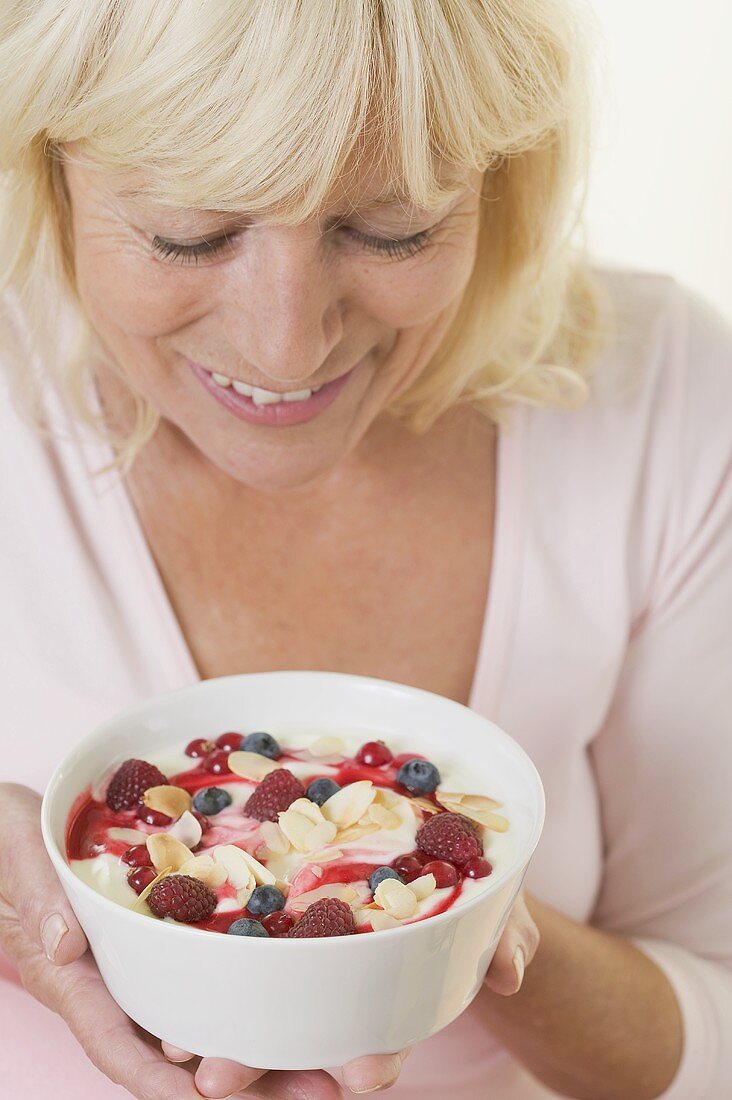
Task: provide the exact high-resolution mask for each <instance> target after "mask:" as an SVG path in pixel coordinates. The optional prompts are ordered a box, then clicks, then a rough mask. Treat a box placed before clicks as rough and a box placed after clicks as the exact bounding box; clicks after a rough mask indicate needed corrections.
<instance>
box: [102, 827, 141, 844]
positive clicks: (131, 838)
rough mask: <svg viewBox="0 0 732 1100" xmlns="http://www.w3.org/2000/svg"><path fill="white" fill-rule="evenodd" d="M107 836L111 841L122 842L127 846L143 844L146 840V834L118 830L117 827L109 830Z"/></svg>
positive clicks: (132, 830) (130, 830) (136, 831)
mask: <svg viewBox="0 0 732 1100" xmlns="http://www.w3.org/2000/svg"><path fill="white" fill-rule="evenodd" d="M107 836H108V837H109V839H110V840H122V841H124V843H125V844H142V842H143V840H144V839H145V834H144V833H142V832H138V830H137V829H118V828H117V827H116V826H113V827H112V828H111V829H107Z"/></svg>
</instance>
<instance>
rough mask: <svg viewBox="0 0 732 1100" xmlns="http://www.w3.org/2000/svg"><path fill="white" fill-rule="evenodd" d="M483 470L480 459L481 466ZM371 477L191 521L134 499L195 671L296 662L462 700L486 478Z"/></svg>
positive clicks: (478, 592)
mask: <svg viewBox="0 0 732 1100" xmlns="http://www.w3.org/2000/svg"><path fill="white" fill-rule="evenodd" d="M488 469H490V466H488ZM444 474H445V475H446V476H443V477H435V478H430V477H428V476H424V477H422V478H417V479H415V480H412V479H411V478H410V479H408V482H409V483H408V484H404V483H400V484H394V483H393V482H391V481H390V480H389V479H386V481H382V480H380V479H376V480H375V481H372V482H369V484H368V485H365V486H361V487H356V488H355V489H354V491H353V494H352V497H351V500H350V501H349V502H348V506H346V504H345V503H344V504H343V506H342V507H339V506H338V504H334V503H333V502H329V504H328V505H327V506H323V505H319V506H317V507H315V506H314V507H313V508H311V509H308V508H305V509H304V510H301V511H298V512H297V514H295V515H287V514H284V513H283V514H279V515H278V514H277V512H276V509H275V510H273V509H272V508H270V507H267V508H266V509H265V510H263V511H260V510H257V509H252V508H250V509H249V510H247V509H243V510H242V511H241V512H239V511H237V513H236V514H235V515H233V516H230V517H228V519H227V522H226V523H225V524H221V523H220V522H218V521H217V520H212V522H211V523H209V524H205V523H204V524H201V522H200V517H199V520H198V522H197V523H196V524H195V525H194V524H193V523H192V522H191V521H190V520H189V519H188V518H187V517H186V515H185V513H184V512H180V511H178V512H168V513H166V512H163V511H161V510H159V509H157V510H156V509H155V508H152V507H150V506H149V504H151V502H148V503H143V506H142V511H143V516H144V522H145V529H146V535H147V538H148V542H149V544H150V547H151V549H152V551H153V554H154V556H155V559H156V562H157V565H158V569H159V572H160V574H161V577H162V579H163V582H164V585H165V587H166V590H167V593H168V596H169V599H170V601H171V604H172V606H173V609H174V611H175V613H176V616H177V618H178V621H179V623H180V625H181V629H182V631H183V633H184V636H185V638H186V642H187V644H188V646H189V648H190V650H191V653H192V655H193V658H194V661H195V663H196V666H197V668H198V671H199V673H200V675H201V676H203V677H210V676H221V675H228V674H232V673H237V672H244V671H247V672H257V671H266V670H269V669H293V668H309V669H324V670H330V671H336V672H351V673H357V674H361V675H368V676H376V677H380V678H384V679H390V680H398V681H401V682H404V683H408V684H412V685H414V686H417V687H422V688H425V689H427V690H430V691H436V692H439V693H440V694H443V695H446V696H449V697H452V698H455V699H458V700H459V701H461V702H467V700H468V697H469V694H470V688H471V684H472V679H473V673H474V670H475V664H476V659H477V653H478V647H479V644H480V638H481V633H482V627H483V621H484V615H485V608H486V601H487V598H488V587H489V575H490V567H491V556H492V532H493V520H494V488H493V479H492V477H491V476H487V475H486V466H485V465H483V467H482V469H480V468H476V470H475V474H474V475H470V476H466V475H465V473H463V474H462V475H461V476H460V477H459V478H457V480H455V479H451V478H450V476H449V471H444Z"/></svg>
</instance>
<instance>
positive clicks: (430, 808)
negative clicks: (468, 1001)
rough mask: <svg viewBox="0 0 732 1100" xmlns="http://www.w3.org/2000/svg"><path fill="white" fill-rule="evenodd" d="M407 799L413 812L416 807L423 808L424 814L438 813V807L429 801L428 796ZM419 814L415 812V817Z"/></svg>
mask: <svg viewBox="0 0 732 1100" xmlns="http://www.w3.org/2000/svg"><path fill="white" fill-rule="evenodd" d="M408 801H409V804H410V806H411V807H412V809H413V810H414V811H415V813H416V812H417V810H418V809H419V810H423V811H424V812H425V813H426V814H438V813H439V812H440V807H439V806H435V804H434V802H430V800H429V799H428V798H410V799H408ZM420 816H421V815H420V814H417V817H420Z"/></svg>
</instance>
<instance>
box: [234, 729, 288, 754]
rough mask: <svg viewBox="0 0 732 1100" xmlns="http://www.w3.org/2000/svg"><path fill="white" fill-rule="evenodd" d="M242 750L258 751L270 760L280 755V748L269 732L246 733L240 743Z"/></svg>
mask: <svg viewBox="0 0 732 1100" xmlns="http://www.w3.org/2000/svg"><path fill="white" fill-rule="evenodd" d="M241 747H242V751H243V752H258V753H259V755H260V756H268V757H269V758H270V760H276V759H277V757H278V756H281V755H282V749H281V748H280V746H279V745H278V744H277V742H276V741H275V739H274V737H273V736H272V734H271V733H262V732H261V731H260V732H258V733H248V734H247V735H246V737H245V738H244V740H243V741H242V743H241Z"/></svg>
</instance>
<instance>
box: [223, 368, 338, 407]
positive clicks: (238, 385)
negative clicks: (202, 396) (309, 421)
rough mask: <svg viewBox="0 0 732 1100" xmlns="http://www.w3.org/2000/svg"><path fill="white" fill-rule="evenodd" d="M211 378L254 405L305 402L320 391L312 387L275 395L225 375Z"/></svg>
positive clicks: (316, 387)
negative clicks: (250, 400)
mask: <svg viewBox="0 0 732 1100" xmlns="http://www.w3.org/2000/svg"><path fill="white" fill-rule="evenodd" d="M211 377H212V378H213V380H214V382H216V383H217V384H218V385H219V386H224V387H225V386H231V387H232V388H233V389H235V390H236V392H237V393H241V394H243V395H244V397H251V399H252V401H253V402H254V404H255V405H277V404H279V402H280V401H307V399H308V397H311V396H312V394H314V393H317V392H318V390H319V389H320V386H313V388H312V389H310V390H290V391H289V392H288V393H275V392H274V391H273V390H263V389H262V388H261V387H260V386H250V385H249V383H248V382H240V381H239V379H238V378H229V377H228V376H227V375H225V374H216V373H212V374H211Z"/></svg>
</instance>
